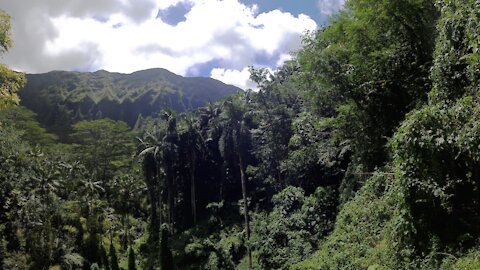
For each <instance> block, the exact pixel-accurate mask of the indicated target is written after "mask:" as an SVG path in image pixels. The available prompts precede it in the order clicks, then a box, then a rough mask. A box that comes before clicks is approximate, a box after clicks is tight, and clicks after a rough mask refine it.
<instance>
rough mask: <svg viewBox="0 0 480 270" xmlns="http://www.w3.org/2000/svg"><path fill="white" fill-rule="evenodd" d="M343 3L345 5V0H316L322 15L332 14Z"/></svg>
mask: <svg viewBox="0 0 480 270" xmlns="http://www.w3.org/2000/svg"><path fill="white" fill-rule="evenodd" d="M343 5H345V0H318V3H317V6H318V8H319V9H320V12H321V13H322V14H324V15H332V14H333V13H336V12H338V11H339V10H340V9H341V8H342V7H343Z"/></svg>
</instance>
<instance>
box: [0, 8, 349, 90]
mask: <svg viewBox="0 0 480 270" xmlns="http://www.w3.org/2000/svg"><path fill="white" fill-rule="evenodd" d="M343 2H344V0H257V1H255V0H123V1H117V0H95V1H84V0H42V1H38V0H15V1H2V2H0V9H3V10H5V11H6V12H7V13H9V14H10V15H11V16H12V32H13V38H14V47H13V49H11V50H10V52H8V53H7V54H6V55H5V56H4V58H3V59H2V62H4V63H6V64H7V65H9V66H10V67H12V68H14V69H16V70H19V71H24V72H29V73H41V72H48V71H51V70H80V71H96V70H99V69H105V70H108V71H112V72H122V73H130V72H134V71H137V70H142V69H148V68H157V67H161V68H166V69H168V70H170V71H172V72H175V73H177V74H180V75H183V76H207V77H208V76H209V77H213V78H215V79H219V80H221V81H223V82H226V83H229V84H234V85H237V86H239V87H242V88H254V87H255V85H253V83H252V82H251V81H249V73H248V67H249V66H255V67H265V68H270V69H275V68H276V67H278V66H279V65H281V64H282V63H283V62H284V61H285V60H288V59H289V58H290V52H292V51H295V50H298V48H300V46H301V38H302V35H303V34H304V33H305V31H307V30H308V31H312V30H315V29H317V28H318V26H319V25H321V24H324V23H325V22H326V20H327V18H328V16H329V15H330V14H333V13H335V12H337V11H338V10H339V9H340V8H341V7H342V5H343Z"/></svg>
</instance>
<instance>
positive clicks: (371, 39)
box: [297, 0, 438, 184]
mask: <svg viewBox="0 0 480 270" xmlns="http://www.w3.org/2000/svg"><path fill="white" fill-rule="evenodd" d="M437 17H438V11H437V9H436V7H435V1H433V0H420V1H417V0H408V1H376V0H352V1H348V2H347V3H346V8H345V11H343V12H341V13H340V14H339V15H338V16H336V17H334V18H332V20H331V22H330V23H329V24H328V25H327V26H326V27H325V28H323V29H321V30H319V31H318V32H317V33H314V34H312V35H311V36H310V37H307V38H306V39H305V46H304V48H302V49H301V51H300V52H299V54H298V57H297V58H298V61H299V64H300V67H301V68H300V69H301V72H300V85H302V87H304V88H305V89H308V91H309V92H310V96H311V97H313V98H314V100H315V102H316V104H317V113H318V114H319V116H320V117H324V118H327V119H328V118H329V119H328V123H329V126H330V127H331V129H332V138H333V140H335V141H337V144H348V146H349V147H350V148H351V150H352V152H353V156H352V164H351V169H350V170H349V171H355V170H358V171H359V172H360V173H370V172H372V171H374V169H375V168H376V167H381V166H383V165H385V163H386V161H387V160H388V155H389V153H388V148H386V147H385V145H386V144H387V141H388V139H389V138H390V137H391V136H392V135H393V133H394V132H395V129H396V128H397V127H398V125H399V123H400V122H401V121H402V120H403V119H404V117H405V115H406V113H407V112H408V111H410V110H412V109H413V108H415V107H416V106H418V105H419V104H422V103H424V102H425V100H426V99H427V93H428V91H429V89H430V87H431V80H430V78H429V77H430V76H429V75H430V67H431V64H432V52H433V50H434V40H435V36H436V30H435V25H436V20H437ZM347 176H348V175H347ZM356 180H357V181H356V182H360V180H361V178H358V177H357V179H356ZM353 184H356V183H353Z"/></svg>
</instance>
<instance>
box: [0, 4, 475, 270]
mask: <svg viewBox="0 0 480 270" xmlns="http://www.w3.org/2000/svg"><path fill="white" fill-rule="evenodd" d="M477 2H478V1H474V0H437V1H434V0H405V1H389V0H383V1H378V0H349V1H347V2H346V6H345V9H344V10H342V11H341V12H340V14H337V15H335V16H334V17H332V18H331V20H330V22H329V24H327V25H326V26H325V27H324V28H323V29H320V30H318V31H317V32H315V33H309V34H307V35H306V36H305V40H304V46H303V47H302V48H301V49H300V50H299V51H298V52H297V53H296V54H295V55H294V58H293V60H292V61H289V62H287V63H285V64H284V66H282V67H280V68H278V70H276V71H275V72H274V73H273V74H271V73H270V72H268V71H267V70H264V69H253V68H252V69H251V78H252V79H253V80H254V81H255V82H256V83H257V84H258V92H253V91H245V92H239V93H237V94H235V95H231V96H228V97H225V98H223V99H222V100H220V101H217V102H215V103H210V104H208V105H207V106H205V107H200V108H198V109H196V110H194V111H191V112H187V113H185V112H178V111H175V110H170V109H165V110H157V111H155V113H153V112H152V113H151V114H148V115H143V116H140V117H138V116H139V115H140V114H138V112H137V113H134V114H136V116H135V117H133V118H132V119H135V126H134V128H133V129H132V128H131V126H129V125H128V124H127V123H125V122H122V121H118V120H122V119H123V118H121V116H118V117H117V115H116V114H115V116H114V117H111V118H113V119H108V118H105V117H106V116H109V115H95V114H96V111H91V110H89V108H90V107H88V108H85V110H83V109H81V110H80V111H78V112H81V114H82V115H83V116H82V117H80V118H76V116H73V114H71V115H62V114H58V115H57V116H58V118H55V116H56V115H55V114H52V113H50V114H49V115H48V116H46V115H45V114H40V113H39V114H38V115H36V114H35V113H33V112H32V111H30V110H28V109H26V108H24V107H19V106H15V105H13V104H12V102H13V103H14V101H15V99H13V98H11V99H10V100H11V101H12V102H8V103H9V104H8V105H7V104H6V103H5V106H3V107H4V108H2V110H0V186H1V187H2V188H1V190H0V205H2V206H3V207H2V208H1V209H0V269H104V270H105V269H109V270H110V269H129V270H130V269H162V270H165V269H187V270H188V269H210V270H215V269H294V270H302V269H478V268H479V267H480V259H479V258H480V255H479V254H480V246H479V240H480V234H479V232H480V181H479V177H480V164H479V162H480V151H479V149H480V128H479V126H480V125H479V120H478V119H480V109H479V108H480V100H479V95H478V91H479V88H478V87H479V85H480V71H479V70H480V69H479V64H480V51H479V50H478V48H479V46H480V39H479V38H478V37H479V35H478V31H479V30H478V24H479V16H478V14H479V12H480V5H479V4H478V3H477ZM5 18H7V17H5ZM2 27H6V28H5V29H6V30H5V31H4V32H5V33H7V34H6V38H5V40H6V41H8V40H9V37H8V25H7V21H4V22H2ZM1 29H3V28H0V30H1ZM0 32H1V31H0ZM0 37H1V36H0ZM8 42H9V41H8ZM2 44H3V43H2ZM5 44H9V43H5ZM3 49H4V50H6V49H8V46H3ZM0 71H1V70H0ZM1 73H6V72H3V71H1ZM14 74H16V73H14ZM59 74H61V73H58V74H57V73H56V76H60V75H59ZM64 75H65V76H67V75H68V74H67V73H64ZM100 75H102V74H97V75H95V76H100ZM2 76H3V75H2ZM16 76H18V77H17V79H16V82H15V83H17V86H20V85H22V83H23V82H22V81H23V79H22V75H18V74H16ZM102 76H103V75H102ZM62 80H63V79H62ZM139 80H147V78H143V79H139ZM60 81H61V80H60ZM87 81H88V80H86V81H82V82H81V83H82V84H83V83H85V82H87ZM90 82H91V81H90ZM75 87H77V86H75ZM75 87H73V88H75ZM125 89H126V88H125ZM125 89H123V88H122V89H118V91H114V89H113V88H112V89H110V90H109V91H110V92H112V93H111V94H113V93H115V95H120V94H122V95H134V94H135V93H134V92H132V93H130V92H129V91H126V90H125ZM50 94H52V95H55V93H54V91H53V92H52V93H50ZM83 94H85V93H83ZM83 94H82V93H80V92H78V89H76V90H75V91H74V93H73V94H72V98H74V97H75V98H80V99H82V98H84V97H85V96H89V95H88V94H86V95H83ZM99 95H101V94H99ZM22 97H23V98H24V101H23V103H24V104H27V103H28V102H32V101H31V100H30V101H29V98H30V97H29V95H24V96H22ZM90 97H92V96H90ZM117 97H118V96H117ZM35 102H38V100H36V101H35ZM37 105H38V106H40V105H41V104H37ZM174 109H175V108H174ZM82 110H83V111H82ZM76 115H77V116H78V115H79V114H78V113H77V114H76ZM52 117H53V118H52ZM64 117H67V118H68V119H67V121H66V122H65V123H68V125H69V126H68V128H67V129H64V130H63V131H62V132H63V133H62V134H54V133H55V132H58V130H57V129H56V128H54V127H52V126H50V129H48V126H47V129H45V128H43V127H42V125H41V124H39V123H38V122H37V119H38V120H40V122H41V123H46V122H45V121H47V120H46V119H47V118H48V119H49V120H48V121H53V120H52V119H54V121H63V120H65V119H64ZM123 120H125V119H123ZM57 123H58V122H57ZM132 123H133V122H129V124H132ZM67 131H68V134H67V133H64V132H67ZM59 135H60V136H59Z"/></svg>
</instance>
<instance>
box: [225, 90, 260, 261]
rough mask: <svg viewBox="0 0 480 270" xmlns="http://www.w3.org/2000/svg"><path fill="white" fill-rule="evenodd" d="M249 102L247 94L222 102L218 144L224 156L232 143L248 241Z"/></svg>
mask: <svg viewBox="0 0 480 270" xmlns="http://www.w3.org/2000/svg"><path fill="white" fill-rule="evenodd" d="M248 101H249V93H248V92H247V93H239V94H238V95H237V96H234V97H233V98H231V99H229V100H227V101H225V102H224V104H223V107H224V111H223V112H222V115H221V118H222V120H223V123H224V125H223V133H222V136H221V140H220V142H219V145H220V148H223V149H221V152H222V153H223V154H222V155H225V147H226V145H227V144H226V142H227V141H228V139H231V142H233V149H234V151H235V153H236V156H237V160H238V167H239V170H240V180H241V183H242V198H243V216H244V221H245V236H246V239H247V242H248V240H249V239H250V220H249V216H248V200H247V199H248V198H247V178H246V172H245V171H246V166H247V164H246V158H247V154H248V148H249V147H248V144H249V140H250V131H249V129H248V126H247V120H248V114H247V110H246V105H247V102H248ZM247 253H248V265H249V269H252V252H251V250H250V245H249V244H248V243H247Z"/></svg>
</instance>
